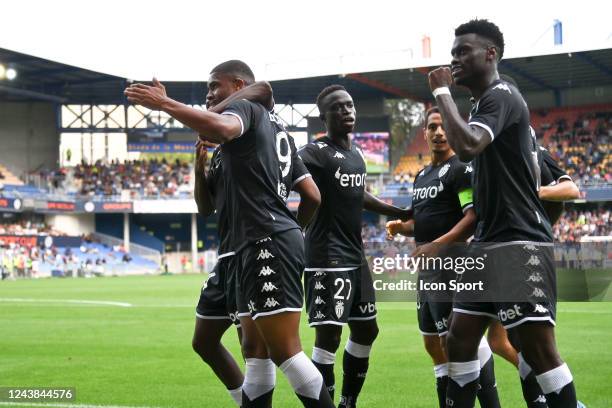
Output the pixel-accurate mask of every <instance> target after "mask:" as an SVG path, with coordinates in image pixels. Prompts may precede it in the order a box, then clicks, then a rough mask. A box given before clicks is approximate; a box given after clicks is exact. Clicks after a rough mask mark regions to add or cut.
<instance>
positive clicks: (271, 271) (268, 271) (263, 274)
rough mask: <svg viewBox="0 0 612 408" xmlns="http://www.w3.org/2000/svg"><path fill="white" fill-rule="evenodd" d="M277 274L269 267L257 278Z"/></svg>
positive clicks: (263, 269) (262, 269) (262, 270)
mask: <svg viewBox="0 0 612 408" xmlns="http://www.w3.org/2000/svg"><path fill="white" fill-rule="evenodd" d="M275 273H276V272H274V269H272V268H270V267H269V266H267V265H266V266H264V267H263V268H261V271H259V275H257V276H270V275H272V274H275Z"/></svg>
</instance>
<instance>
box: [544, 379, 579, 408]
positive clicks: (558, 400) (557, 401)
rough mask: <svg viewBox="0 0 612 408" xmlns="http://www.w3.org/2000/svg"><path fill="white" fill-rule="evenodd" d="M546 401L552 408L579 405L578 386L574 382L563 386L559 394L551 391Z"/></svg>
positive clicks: (569, 407)
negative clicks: (577, 398)
mask: <svg viewBox="0 0 612 408" xmlns="http://www.w3.org/2000/svg"><path fill="white" fill-rule="evenodd" d="M546 401H547V402H548V406H549V407H550V408H574V407H576V406H577V405H578V402H577V401H576V388H575V387H574V382H573V381H572V382H571V383H569V384H567V385H565V387H563V388H561V391H560V392H559V393H558V394H557V393H556V392H551V393H550V394H546Z"/></svg>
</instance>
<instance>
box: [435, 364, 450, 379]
mask: <svg viewBox="0 0 612 408" xmlns="http://www.w3.org/2000/svg"><path fill="white" fill-rule="evenodd" d="M447 375H448V363H443V364H438V365H435V366H434V376H435V377H436V378H440V377H446V376H447Z"/></svg>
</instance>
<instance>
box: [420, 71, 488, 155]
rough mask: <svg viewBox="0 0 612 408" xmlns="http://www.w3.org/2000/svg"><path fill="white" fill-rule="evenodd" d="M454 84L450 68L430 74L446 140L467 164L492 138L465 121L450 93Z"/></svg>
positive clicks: (430, 81) (481, 129) (430, 83)
mask: <svg viewBox="0 0 612 408" xmlns="http://www.w3.org/2000/svg"><path fill="white" fill-rule="evenodd" d="M452 83H453V77H452V75H451V71H450V68H448V67H440V68H437V69H434V70H433V71H431V72H430V73H429V87H430V88H431V91H432V92H434V91H435V92H434V95H435V98H436V104H437V105H438V108H439V109H440V112H442V120H443V121H444V128H445V129H446V138H447V139H448V142H449V143H450V145H451V147H452V148H453V150H454V151H455V153H457V156H459V159H460V160H461V161H462V162H465V163H467V162H470V161H471V160H472V159H473V158H474V157H475V156H476V155H478V154H479V153H480V152H482V151H483V150H484V149H485V148H486V147H487V145H488V144H489V143H491V136H490V135H489V133H488V132H487V131H486V130H485V129H483V128H481V127H478V126H470V125H468V124H467V123H466V122H465V121H464V120H463V118H462V117H461V115H460V114H459V110H458V109H457V105H456V104H455V101H454V100H453V97H452V96H451V95H450V91H448V89H449V87H450V86H451V84H452Z"/></svg>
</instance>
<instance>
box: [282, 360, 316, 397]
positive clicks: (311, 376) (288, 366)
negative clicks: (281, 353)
mask: <svg viewBox="0 0 612 408" xmlns="http://www.w3.org/2000/svg"><path fill="white" fill-rule="evenodd" d="M279 368H280V369H281V371H282V372H283V374H285V376H286V377H287V380H289V383H290V384H291V387H293V391H295V393H296V394H298V395H301V396H303V397H306V398H311V399H314V400H318V399H319V394H320V392H321V388H322V387H323V376H322V375H321V373H320V372H319V370H317V367H315V365H314V364H312V361H310V360H309V359H308V357H307V356H306V354H304V352H303V351H300V352H299V353H297V354H296V355H295V356H293V357H291V358H289V359H287V360H286V361H285V362H283V363H282V364H281V365H280V367H279Z"/></svg>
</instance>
